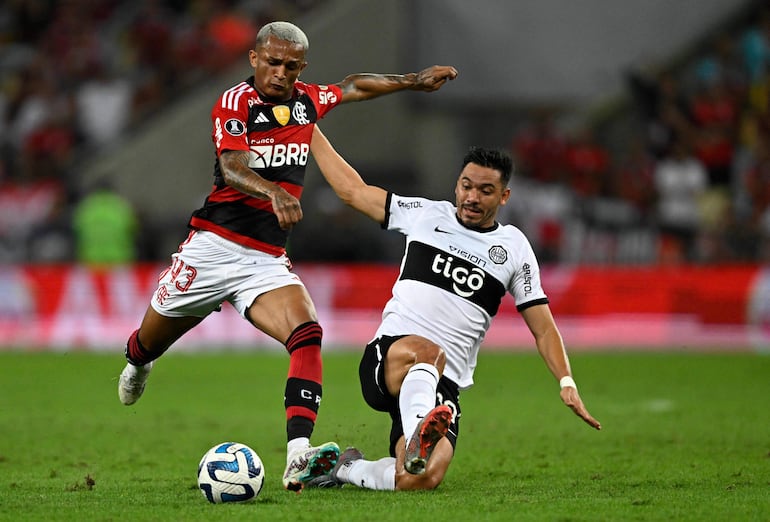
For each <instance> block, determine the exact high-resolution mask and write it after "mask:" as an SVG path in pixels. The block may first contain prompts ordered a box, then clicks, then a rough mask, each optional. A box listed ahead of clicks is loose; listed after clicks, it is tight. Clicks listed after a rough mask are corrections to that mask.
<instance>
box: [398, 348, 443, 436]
mask: <svg viewBox="0 0 770 522" xmlns="http://www.w3.org/2000/svg"><path fill="white" fill-rule="evenodd" d="M438 379H439V375H438V370H437V369H436V367H435V366H433V365H432V364H428V363H417V364H415V365H414V366H412V367H411V368H409V371H408V372H407V373H406V377H404V382H402V383H401V392H400V393H399V394H398V408H399V410H400V411H401V423H402V424H403V425H404V437H406V441H407V442H409V439H410V438H411V436H412V433H414V430H415V428H417V424H418V423H419V422H420V419H421V418H422V417H423V416H424V415H425V414H426V413H428V412H429V411H430V410H432V409H433V408H434V406H436V387H437V386H438Z"/></svg>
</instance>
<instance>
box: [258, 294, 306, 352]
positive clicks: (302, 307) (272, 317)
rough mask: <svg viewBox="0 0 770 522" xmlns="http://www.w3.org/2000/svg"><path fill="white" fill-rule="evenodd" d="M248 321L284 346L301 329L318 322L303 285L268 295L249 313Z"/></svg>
mask: <svg viewBox="0 0 770 522" xmlns="http://www.w3.org/2000/svg"><path fill="white" fill-rule="evenodd" d="M246 317H247V318H248V319H249V321H251V322H252V323H253V324H254V326H256V327H257V328H259V329H260V330H262V331H263V332H265V333H266V334H267V335H269V336H270V337H272V338H273V339H276V340H277V341H279V342H281V343H284V342H286V340H287V339H288V338H289V336H290V335H291V333H292V332H293V331H294V329H295V328H297V326H299V325H301V324H303V323H307V322H309V321H318V317H317V314H316V310H315V306H314V305H313V300H312V299H311V298H310V294H309V293H308V291H307V289H306V288H305V287H304V286H303V285H297V284H292V285H287V286H283V287H280V288H275V289H273V290H270V291H269V292H265V293H264V294H261V295H260V296H259V297H257V298H256V299H255V300H254V302H253V303H252V304H251V306H249V308H248V309H247V310H246Z"/></svg>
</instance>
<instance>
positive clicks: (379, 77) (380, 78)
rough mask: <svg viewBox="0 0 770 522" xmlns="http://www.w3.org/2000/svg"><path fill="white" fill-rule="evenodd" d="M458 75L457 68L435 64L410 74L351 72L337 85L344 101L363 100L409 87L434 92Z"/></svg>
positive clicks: (414, 89) (413, 89)
mask: <svg viewBox="0 0 770 522" xmlns="http://www.w3.org/2000/svg"><path fill="white" fill-rule="evenodd" d="M456 77H457V69H455V68H454V67H451V66H448V65H434V66H432V67H428V68H427V69H423V70H422V71H420V72H418V73H408V74H375V73H359V74H351V75H349V76H347V77H345V79H344V80H342V81H341V82H339V83H338V84H337V85H338V86H339V87H340V88H341V89H342V102H343V103H345V102H351V101H363V100H369V99H371V98H376V97H377V96H382V95H383V94H390V93H392V92H396V91H402V90H404V89H409V90H412V91H425V92H433V91H437V90H439V89H440V88H441V87H442V86H443V85H444V84H445V83H446V82H447V80H454V79H455V78H456Z"/></svg>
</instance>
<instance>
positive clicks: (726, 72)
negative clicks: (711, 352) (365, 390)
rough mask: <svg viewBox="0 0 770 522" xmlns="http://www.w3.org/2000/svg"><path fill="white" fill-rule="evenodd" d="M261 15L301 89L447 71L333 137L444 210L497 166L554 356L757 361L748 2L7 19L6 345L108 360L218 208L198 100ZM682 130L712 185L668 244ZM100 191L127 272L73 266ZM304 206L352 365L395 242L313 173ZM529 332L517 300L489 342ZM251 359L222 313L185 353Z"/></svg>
mask: <svg viewBox="0 0 770 522" xmlns="http://www.w3.org/2000/svg"><path fill="white" fill-rule="evenodd" d="M271 19H289V20H292V21H295V22H296V23H298V25H300V26H301V27H303V28H304V29H305V31H306V32H307V34H308V36H309V38H310V41H311V48H310V52H309V55H308V57H309V62H310V65H309V66H308V68H307V69H306V71H305V72H304V73H303V79H305V80H307V81H312V82H317V83H331V82H335V81H338V80H340V79H341V78H342V77H343V76H344V75H346V74H348V73H351V72H358V71H376V72H401V71H410V70H418V69H420V68H422V67H425V66H427V65H431V64H433V63H442V64H452V65H455V66H457V68H458V69H459V70H460V76H459V78H458V79H457V81H455V82H453V83H451V84H449V85H447V86H446V88H445V89H443V90H442V91H441V92H440V93H437V94H434V95H429V96H428V95H424V94H417V93H401V94H398V95H395V96H389V97H386V98H382V99H379V100H375V101H373V102H368V103H366V104H356V105H352V106H344V107H341V108H339V109H337V110H336V111H334V113H333V114H331V115H330V116H329V117H328V118H327V119H326V120H325V121H323V122H322V126H323V128H324V130H325V131H326V132H327V134H328V135H329V136H330V137H331V139H332V140H333V142H334V143H335V145H336V146H337V147H338V148H339V150H340V151H341V152H342V153H343V154H344V155H345V156H346V157H347V158H348V159H349V160H350V161H351V163H352V164H353V165H355V166H356V167H357V168H358V169H359V170H360V171H361V172H362V173H363V174H364V176H365V177H366V178H367V179H368V180H369V181H370V182H373V183H377V184H381V185H383V186H385V187H387V188H391V189H393V190H396V191H399V192H402V193H409V194H424V195H428V196H431V197H435V198H445V199H450V200H451V199H452V194H451V188H452V186H453V184H452V181H453V179H454V176H455V174H456V169H457V166H458V164H459V160H460V157H461V156H462V154H463V153H464V151H465V149H466V148H467V147H468V146H470V145H474V144H481V145H489V146H499V147H503V148H507V149H509V150H510V151H511V152H512V153H513V154H514V158H515V160H516V164H517V169H518V170H517V174H516V179H515V180H514V182H513V189H514V198H513V201H512V202H511V203H512V204H510V205H509V206H508V207H507V208H506V215H504V216H501V217H502V218H503V219H504V220H506V221H511V222H513V223H514V224H517V226H520V227H521V228H522V229H524V231H525V232H526V233H527V234H528V235H529V236H530V238H531V239H532V241H533V244H534V246H535V248H536V250H537V252H538V255H539V257H540V259H541V261H542V264H543V269H544V285H545V288H546V291H547V292H548V293H549V295H550V296H551V299H552V304H553V308H554V312H555V313H556V315H557V320H558V321H559V324H560V326H561V328H562V330H563V334H564V336H565V339H566V341H567V344H568V345H570V346H575V347H577V348H579V349H591V348H607V347H623V346H627V347H644V348H648V347H649V348H659V347H675V349H683V350H701V349H715V350H746V349H756V350H765V349H766V348H765V347H766V346H767V344H768V336H770V330H768V329H767V324H768V322H770V273H769V272H768V271H767V270H766V268H765V266H766V262H767V259H768V255H770V251H769V250H768V248H767V246H768V244H769V243H768V239H769V238H770V194H769V192H770V191H768V187H770V183H768V182H769V181H770V176H768V174H767V172H766V170H767V169H766V166H765V162H766V161H767V160H766V158H765V157H764V155H765V154H766V152H765V150H764V149H765V148H766V146H767V143H768V141H767V140H768V135H767V132H766V129H765V127H766V125H767V123H768V122H767V108H768V103H767V95H768V92H767V91H768V89H767V85H766V76H767V67H768V56H769V55H770V51H768V47H767V38H768V37H767V34H768V33H767V31H768V29H767V15H766V11H765V4H764V3H763V2H753V1H737V0H735V1H732V2H723V1H717V0H699V1H694V0H676V1H673V2H672V1H663V0H658V1H653V2H650V1H647V2H641V1H640V2H623V3H617V2H611V1H609V0H587V1H585V2H580V3H579V4H575V3H571V2H564V1H557V0H548V1H545V2H543V1H538V2H535V1H527V2H515V3H508V2H505V1H503V0H485V1H481V2H473V3H468V2H462V1H460V0H446V1H438V0H435V1H428V0H421V1H416V2H409V1H406V0H401V1H391V2H374V1H364V2H360V1H354V0H305V1H288V0H287V1H283V2H237V1H214V0H205V1H195V2H183V1H179V0H177V1H174V0H169V1H165V2H164V1H157V2H149V1H142V2H121V1H93V0H69V1H66V2H53V1H44V0H38V1H34V0H32V1H25V2H12V3H7V4H4V6H3V7H2V8H0V28H1V30H2V39H0V42H1V43H0V45H2V47H1V48H0V53H1V54H0V67H1V68H2V77H3V83H2V87H3V91H2V99H1V100H0V114H1V115H2V123H0V132H1V133H2V164H1V168H2V171H0V177H1V180H2V186H0V263H2V264H0V289H2V290H1V291H0V295H2V296H3V299H2V302H0V347H4V348H11V347H36V349H50V348H53V349H61V350H69V349H82V348H86V349H102V350H113V349H115V346H121V345H122V343H123V342H124V341H125V336H126V334H127V332H129V331H131V329H132V328H133V327H135V325H136V323H137V322H138V320H139V318H140V316H141V313H142V312H143V310H144V307H145V306H146V303H147V299H148V297H149V293H150V292H151V290H152V288H153V287H154V279H155V276H156V274H157V272H158V271H159V270H160V269H161V268H162V267H163V266H165V264H166V260H167V258H168V255H169V254H170V253H171V252H173V251H174V250H175V248H176V245H177V244H178V243H179V241H180V240H181V239H182V238H183V237H184V235H185V230H184V223H185V222H186V220H187V217H188V215H189V212H190V211H191V210H192V209H194V208H196V207H197V206H198V205H199V204H200V202H201V200H202V198H203V197H205V195H206V193H207V192H208V188H209V182H210V171H211V164H212V161H213V155H212V154H213V153H212V149H211V145H210V137H209V125H210V123H209V111H210V107H211V103H212V100H213V99H215V98H216V96H217V95H218V93H219V92H221V90H222V89H223V88H225V87H227V86H229V85H231V84H233V83H234V82H236V81H239V80H242V79H244V78H245V77H246V76H247V75H248V74H249V69H248V64H247V61H246V59H245V49H247V48H248V47H249V46H250V45H251V44H252V42H253V36H254V31H255V29H256V28H257V27H258V26H259V25H260V24H261V23H263V22H265V21H268V20H271ZM244 46H245V47H244ZM212 49H217V52H216V53H213V52H212ZM667 82H673V85H674V87H673V93H671V91H668V93H669V96H670V97H669V98H666V93H667V91H666V88H667V87H668V86H670V85H671V83H667ZM715 85H716V86H717V87H716V88H714V86H715ZM665 102H669V103H670V104H671V105H670V106H665V108H666V109H667V110H669V111H670V110H679V111H680V112H681V113H683V114H682V116H684V120H685V122H684V123H683V122H682V121H681V120H679V119H676V118H671V117H670V112H665V111H663V110H662V109H661V107H662V106H664V105H665ZM93 107H97V109H93ZM84 115H85V116H94V115H95V116H101V117H102V118H99V117H96V118H89V117H85V118H84V117H83V116H84ZM682 133H685V134H686V135H687V136H688V143H689V146H690V147H692V150H691V156H692V159H693V160H694V161H696V162H698V163H700V164H701V166H702V168H703V169H704V170H705V171H706V174H707V176H708V186H707V187H705V189H704V190H703V191H702V193H700V194H699V197H698V201H696V202H694V203H695V205H696V208H697V211H698V213H697V220H696V221H695V222H694V223H688V227H687V228H686V230H684V231H682V229H681V227H680V228H677V227H673V228H674V232H675V233H672V230H671V228H672V227H671V226H666V224H665V223H663V222H662V221H661V216H660V215H659V213H658V207H657V203H658V201H660V199H661V198H662V197H663V196H664V195H665V194H663V193H662V191H661V190H660V188H659V187H658V186H656V184H655V171H656V168H657V167H658V166H659V165H660V164H662V163H663V162H664V161H666V160H668V159H670V158H669V145H670V142H669V141H666V140H670V139H671V138H670V135H671V134H682ZM661 136H663V137H661ZM97 185H102V186H108V187H110V189H111V190H112V191H114V192H115V193H116V194H117V195H119V196H121V197H122V198H124V199H125V200H126V201H127V202H128V203H129V204H130V207H131V208H132V209H133V211H134V212H135V214H136V217H137V219H138V223H139V228H138V233H137V235H136V237H135V238H132V239H135V240H136V250H135V251H134V253H133V254H131V255H129V256H127V257H126V258H125V259H122V260H120V261H119V262H116V263H109V264H105V263H99V264H93V263H87V262H86V261H85V260H84V259H82V258H81V257H80V256H79V253H78V251H77V249H76V247H75V245H76V241H77V238H78V234H79V233H80V231H79V227H78V222H77V220H76V219H75V216H76V215H77V213H78V208H79V206H80V205H81V203H82V202H83V201H84V200H85V199H86V197H87V196H88V194H89V193H90V192H91V191H92V190H93V189H94V187H96V186H97ZM691 203H692V202H691ZM303 208H304V210H305V220H304V221H303V223H301V224H300V225H299V226H298V227H297V229H296V230H295V232H294V235H293V237H292V242H291V244H290V254H291V257H292V259H293V260H294V262H295V265H296V267H297V271H298V272H299V273H300V274H301V275H302V277H303V279H304V280H305V282H306V284H307V285H308V287H309V288H310V290H311V293H312V294H313V296H314V299H315V301H316V305H317V306H318V308H319V314H320V316H321V320H322V322H323V324H324V325H325V330H326V331H327V337H326V344H327V346H338V347H339V346H351V345H355V346H359V345H361V344H362V342H363V341H366V340H368V336H369V335H370V333H371V332H372V331H373V329H374V325H375V324H376V321H377V317H378V313H379V309H380V308H381V306H382V304H383V302H384V300H385V299H386V298H387V293H388V285H389V281H390V280H392V277H393V275H394V274H395V272H396V270H397V267H396V263H397V261H398V255H399V253H400V251H401V249H400V244H401V239H400V237H397V236H394V235H390V234H386V233H382V232H381V231H380V230H379V228H378V227H376V226H374V225H372V224H371V223H369V222H368V221H366V220H365V219H363V218H361V217H360V216H358V215H356V214H355V213H353V212H352V211H349V210H347V209H345V208H344V207H342V206H341V205H340V204H339V203H338V202H337V201H336V200H335V198H334V196H333V195H331V194H330V192H329V189H328V188H326V187H325V186H324V183H323V181H322V180H321V179H320V176H319V175H318V172H317V170H316V169H315V168H314V166H311V167H310V168H309V170H308V180H307V190H306V193H305V196H304V198H303ZM669 225H670V224H669ZM527 335H528V334H527V332H526V331H525V330H524V327H523V324H522V323H521V322H520V320H519V319H518V317H517V315H516V313H515V310H514V308H513V306H512V303H511V302H510V300H508V302H507V303H506V305H505V306H504V307H503V309H502V310H501V313H500V316H499V317H498V318H497V319H496V322H495V326H494V328H493V330H492V331H491V332H490V335H489V337H488V339H487V346H490V347H499V348H511V347H514V348H515V347H531V341H530V340H529V339H528V337H527ZM255 344H258V345H260V346H264V347H267V348H270V347H275V343H272V342H271V341H269V340H268V339H266V338H264V337H263V336H261V335H260V334H258V333H257V332H255V331H254V330H253V329H251V328H250V327H248V325H247V324H246V323H245V322H244V321H242V320H240V319H239V318H237V317H235V314H234V313H233V311H232V309H230V308H228V307H225V309H224V310H223V312H222V313H221V314H215V315H214V316H212V317H210V318H209V319H207V321H206V322H204V324H203V325H202V326H201V327H200V329H199V330H196V331H194V332H192V333H191V334H190V335H189V336H188V337H187V338H185V339H184V340H183V341H182V342H181V343H180V349H182V350H184V349H188V350H199V349H206V348H210V347H221V346H228V347H233V348H251V347H253V346H254V345H255Z"/></svg>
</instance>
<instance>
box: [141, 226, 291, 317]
mask: <svg viewBox="0 0 770 522" xmlns="http://www.w3.org/2000/svg"><path fill="white" fill-rule="evenodd" d="M288 285H300V286H304V285H303V284H302V281H301V280H300V278H299V277H298V276H297V275H296V274H294V273H292V272H291V262H290V261H289V258H288V257H286V256H285V255H283V256H280V257H275V256H272V255H270V254H266V253H264V252H260V251H258V250H254V249H252V248H247V247H244V246H241V245H239V244H237V243H234V242H232V241H229V240H227V239H224V238H223V237H221V236H218V235H216V234H214V233H212V232H208V231H204V230H197V231H193V232H191V233H190V235H189V236H188V237H187V239H186V240H185V241H184V242H183V243H182V244H181V245H180V246H179V251H178V252H177V253H175V254H174V255H172V256H171V266H170V267H168V268H167V269H166V270H164V271H163V272H162V273H161V274H160V276H159V277H158V289H157V290H155V293H154V294H153V295H152V301H151V304H152V307H153V308H154V309H155V311H156V312H158V313H159V314H161V315H164V316H166V317H188V316H193V317H206V316H207V315H209V314H210V313H211V312H214V311H219V310H220V307H221V305H222V303H223V302H224V301H229V302H230V304H232V305H233V306H234V307H235V309H236V310H238V313H239V314H241V315H242V316H244V317H245V314H246V310H247V309H248V308H249V306H251V304H252V303H253V302H254V300H255V299H256V298H257V297H259V296H260V295H262V294H264V293H265V292H269V291H270V290H275V289H276V288H282V287H284V286H288Z"/></svg>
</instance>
